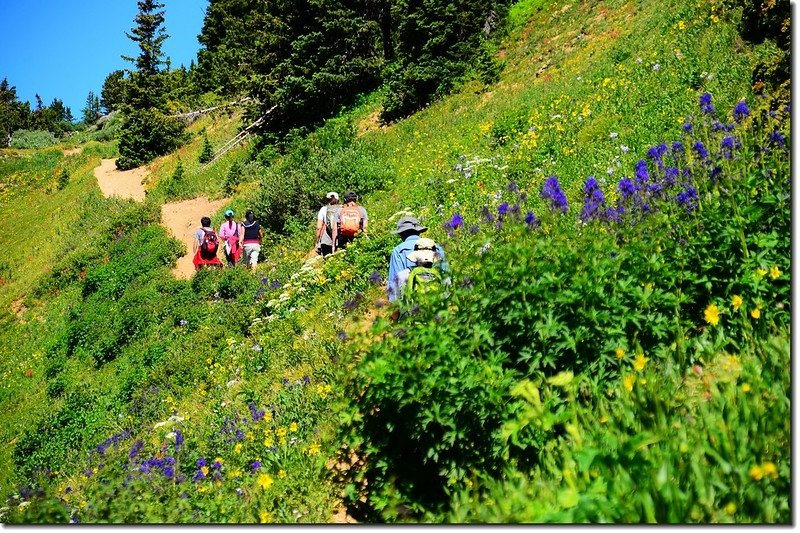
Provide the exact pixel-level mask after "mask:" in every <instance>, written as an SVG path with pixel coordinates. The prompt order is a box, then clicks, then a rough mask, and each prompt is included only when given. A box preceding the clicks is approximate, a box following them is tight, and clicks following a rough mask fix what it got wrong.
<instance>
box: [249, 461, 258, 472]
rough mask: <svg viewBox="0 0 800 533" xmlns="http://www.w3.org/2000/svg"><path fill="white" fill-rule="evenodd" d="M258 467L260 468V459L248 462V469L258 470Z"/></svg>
mask: <svg viewBox="0 0 800 533" xmlns="http://www.w3.org/2000/svg"><path fill="white" fill-rule="evenodd" d="M260 468H261V461H253V462H252V463H251V464H250V471H251V472H255V471H256V470H259V469H260Z"/></svg>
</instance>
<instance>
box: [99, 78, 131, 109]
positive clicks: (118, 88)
mask: <svg viewBox="0 0 800 533" xmlns="http://www.w3.org/2000/svg"><path fill="white" fill-rule="evenodd" d="M127 86H128V80H127V79H125V71H123V70H115V71H114V72H112V73H111V74H109V75H108V76H106V79H105V81H104V82H103V88H102V89H101V90H100V105H101V106H102V107H103V109H105V110H106V113H111V112H112V111H115V110H117V109H120V108H121V107H122V105H124V104H125V102H126V91H127Z"/></svg>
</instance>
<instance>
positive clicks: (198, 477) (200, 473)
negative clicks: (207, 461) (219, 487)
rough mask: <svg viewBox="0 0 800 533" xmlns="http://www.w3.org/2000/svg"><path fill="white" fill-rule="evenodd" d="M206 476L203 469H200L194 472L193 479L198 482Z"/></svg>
mask: <svg viewBox="0 0 800 533" xmlns="http://www.w3.org/2000/svg"><path fill="white" fill-rule="evenodd" d="M205 478H206V475H205V474H204V473H203V471H202V470H199V469H198V470H197V472H195V473H194V476H192V481H194V482H195V483H197V482H198V481H202V480H204V479H205Z"/></svg>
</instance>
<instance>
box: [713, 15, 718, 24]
mask: <svg viewBox="0 0 800 533" xmlns="http://www.w3.org/2000/svg"><path fill="white" fill-rule="evenodd" d="M711 22H713V23H714V24H716V23H717V22H719V17H718V16H716V15H711Z"/></svg>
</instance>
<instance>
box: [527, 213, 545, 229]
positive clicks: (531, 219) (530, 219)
mask: <svg viewBox="0 0 800 533" xmlns="http://www.w3.org/2000/svg"><path fill="white" fill-rule="evenodd" d="M540 223H541V222H540V220H539V218H538V217H537V216H536V215H534V214H533V212H531V211H528V212H527V213H526V214H525V224H527V225H528V227H530V228H535V227H537V226H538V225H539V224H540Z"/></svg>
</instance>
